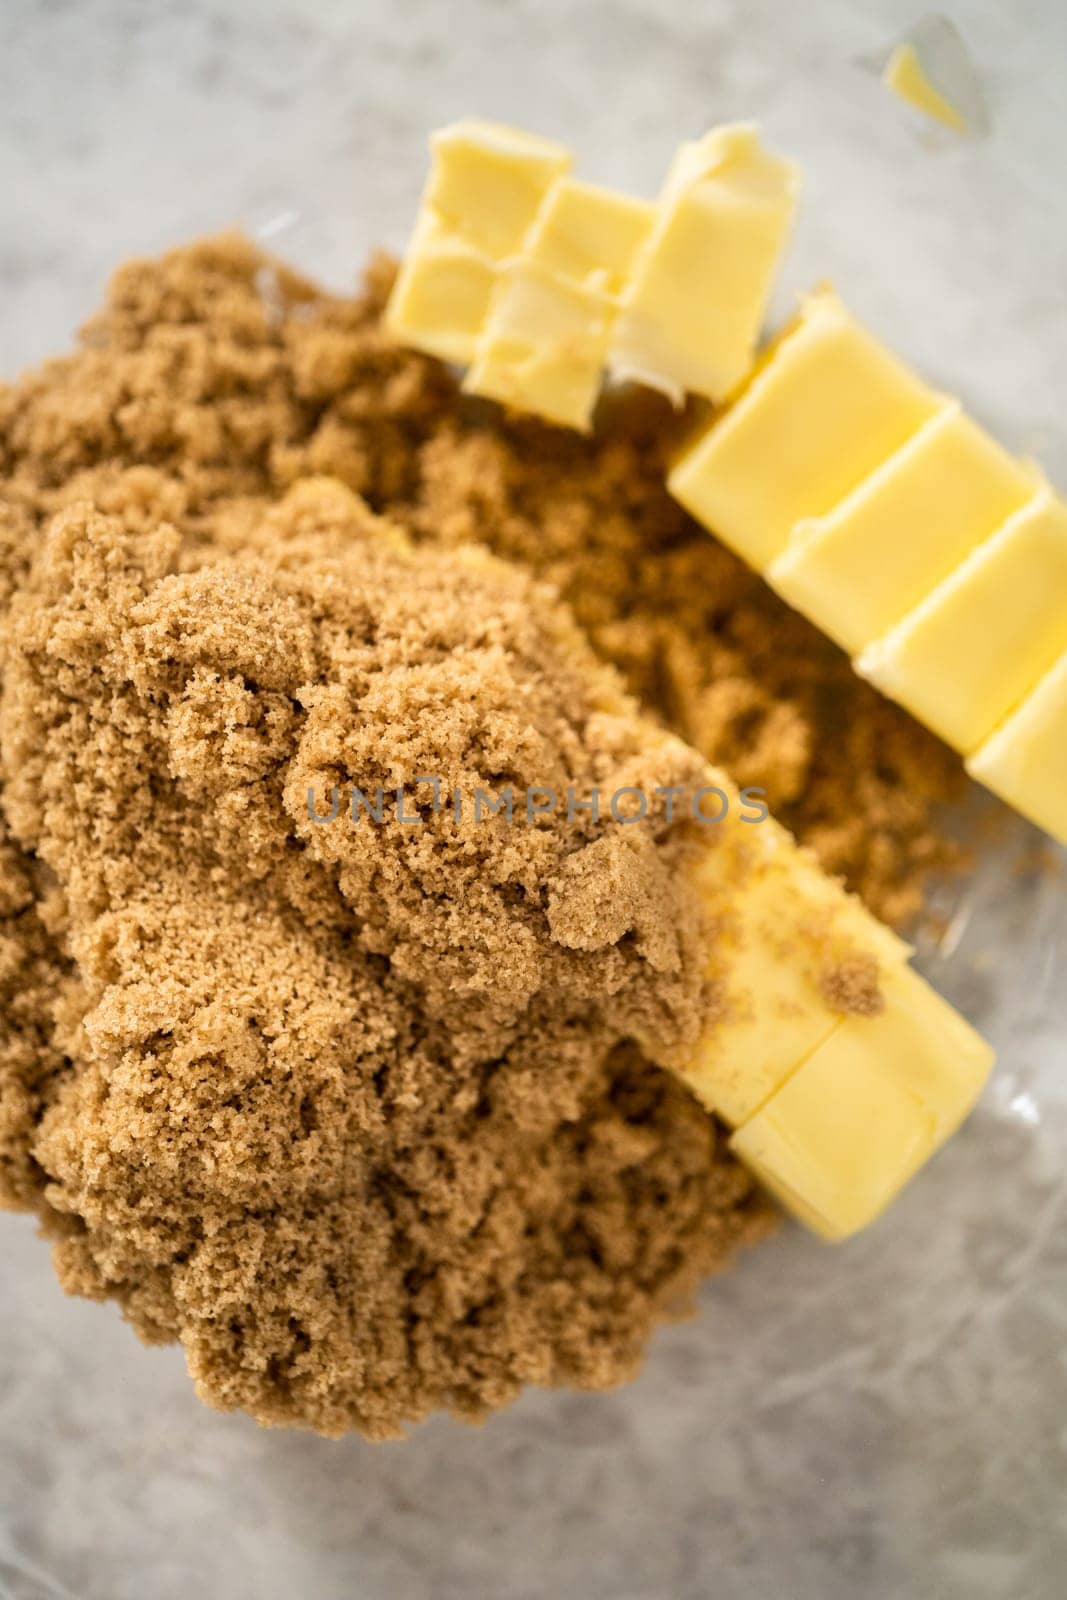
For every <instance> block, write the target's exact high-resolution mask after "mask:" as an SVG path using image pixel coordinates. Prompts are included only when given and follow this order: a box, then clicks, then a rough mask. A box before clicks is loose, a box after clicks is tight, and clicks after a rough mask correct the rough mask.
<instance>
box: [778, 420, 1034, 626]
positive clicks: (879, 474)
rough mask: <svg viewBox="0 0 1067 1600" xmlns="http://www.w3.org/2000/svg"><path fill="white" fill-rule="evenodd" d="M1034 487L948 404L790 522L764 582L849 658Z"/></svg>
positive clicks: (1028, 471)
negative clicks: (848, 486)
mask: <svg viewBox="0 0 1067 1600" xmlns="http://www.w3.org/2000/svg"><path fill="white" fill-rule="evenodd" d="M1038 482H1039V476H1038V473H1037V472H1036V470H1035V469H1033V468H1031V467H1028V466H1026V465H1024V464H1022V463H1021V462H1018V461H1016V460H1015V459H1014V458H1013V457H1012V456H1010V455H1009V454H1008V452H1007V451H1006V450H1005V449H1003V447H1002V446H1001V445H999V444H997V442H996V441H995V440H994V439H991V438H990V436H989V435H988V434H987V433H986V432H984V430H983V429H981V428H980V427H978V425H977V424H976V423H974V422H972V421H971V420H970V418H969V417H967V416H965V415H963V414H962V413H961V411H960V408H959V404H958V402H956V401H953V402H951V403H950V404H949V405H947V406H946V407H945V408H944V409H943V410H942V411H940V412H938V413H937V414H935V415H934V416H933V417H931V419H930V420H929V422H927V423H925V424H924V425H923V426H922V427H921V428H920V429H919V431H918V433H916V434H913V435H912V437H911V438H910V439H908V440H907V442H906V443H905V444H903V445H902V446H901V447H900V449H899V450H897V451H896V452H895V453H894V454H893V455H891V456H890V457H889V459H888V460H887V461H885V462H883V464H882V465H881V466H879V467H876V468H875V470H874V471H873V472H872V473H871V474H870V476H869V477H867V478H865V479H864V480H863V482H862V483H860V484H859V485H858V487H857V488H855V489H854V490H853V491H852V493H851V494H850V495H847V496H846V497H845V499H844V500H842V501H841V503H840V505H838V506H836V507H835V508H834V509H833V510H832V511H830V512H828V513H827V515H826V516H824V517H821V518H815V519H812V520H808V521H804V522H801V523H799V524H798V525H797V527H796V528H795V530H794V532H793V534H792V537H791V538H790V541H789V543H788V544H787V546H786V548H785V549H784V550H783V551H782V553H781V555H779V556H778V557H776V559H775V560H774V561H773V562H772V563H771V565H770V567H769V568H768V570H767V581H768V582H769V583H770V584H771V586H772V587H773V588H774V589H776V590H777V591H778V593H779V594H780V595H781V596H782V597H783V599H785V600H788V601H789V603H790V605H792V606H795V608H796V609H797V610H798V611H800V612H801V613H803V615H804V616H806V617H808V618H809V619H810V620H811V621H812V622H814V623H815V624H816V626H817V627H820V628H821V629H822V630H823V632H824V633H827V634H829V636H830V638H831V639H833V640H834V641H835V642H836V643H837V644H839V645H841V646H842V648H843V649H845V650H847V651H849V653H850V654H854V653H855V652H857V651H859V650H862V649H863V648H864V647H865V646H866V645H868V644H870V643H871V642H872V641H873V640H875V639H878V638H880V637H881V635H882V634H884V633H886V632H887V631H888V629H889V628H891V627H892V626H893V624H894V623H896V622H899V621H900V619H901V617H903V616H904V615H905V614H906V613H907V612H908V611H910V610H911V609H912V607H913V606H916V605H917V604H918V603H919V601H920V600H922V598H923V596H924V595H926V594H928V593H929V592H930V590H931V589H933V588H934V587H935V586H936V585H937V584H939V583H940V582H941V580H942V579H943V578H945V577H947V576H948V574H949V573H950V572H951V571H952V570H953V568H954V567H956V566H958V565H959V563H960V562H961V561H962V560H963V559H964V557H965V556H967V555H969V554H970V552H971V551H972V550H973V549H974V548H975V547H976V546H977V545H979V544H981V543H982V542H983V540H985V539H987V538H989V536H990V535H991V534H993V533H995V532H996V530H997V529H998V528H999V527H1000V525H1001V524H1002V523H1003V522H1004V521H1005V520H1006V519H1007V518H1008V517H1010V516H1011V515H1012V513H1013V512H1015V511H1018V510H1019V509H1020V508H1021V507H1022V506H1023V505H1024V504H1025V503H1026V501H1027V500H1029V499H1030V498H1031V497H1032V495H1033V494H1034V492H1035V490H1036V488H1037V487H1038Z"/></svg>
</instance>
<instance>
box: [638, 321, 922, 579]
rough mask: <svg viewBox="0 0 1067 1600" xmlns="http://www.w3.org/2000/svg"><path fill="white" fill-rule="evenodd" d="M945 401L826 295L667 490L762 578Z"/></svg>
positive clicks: (676, 469) (683, 462) (678, 466)
mask: <svg viewBox="0 0 1067 1600" xmlns="http://www.w3.org/2000/svg"><path fill="white" fill-rule="evenodd" d="M944 404H945V402H944V399H943V398H942V397H941V396H940V395H938V394H936V393H935V392H934V391H933V390H932V389H929V388H928V387H927V386H926V384H924V383H922V382H921V381H920V380H919V379H918V378H917V377H916V376H915V375H914V374H913V373H911V372H909V371H908V369H907V367H905V366H904V365H903V363H902V362H900V361H898V360H897V359H896V357H895V356H893V355H891V354H890V353H889V351H888V350H886V349H885V348H884V347H883V346H882V345H881V344H879V343H878V341H877V340H876V339H874V338H872V337H871V335H870V334H869V333H867V332H866V331H865V330H864V329H863V328H861V327H860V326H859V325H858V324H857V323H856V322H855V321H854V320H853V319H852V317H851V316H850V315H849V313H848V312H847V311H846V310H845V308H844V306H843V305H842V304H841V302H840V301H839V300H838V298H837V296H836V295H835V294H833V293H831V292H829V291H824V292H822V293H820V294H817V295H813V296H811V297H810V298H809V299H808V300H807V301H806V302H805V304H804V307H803V310H802V312H801V315H800V317H799V319H798V320H797V322H796V323H795V324H794V326H793V327H792V328H791V329H790V330H789V331H788V332H787V333H786V334H785V335H784V336H783V337H782V338H781V339H780V341H779V342H778V344H777V346H776V347H775V348H774V349H773V351H772V352H771V354H770V355H769V357H768V358H767V359H766V361H765V363H764V364H763V366H761V367H760V368H759V370H758V371H757V372H756V375H755V377H754V378H753V379H752V381H751V383H750V384H749V385H748V387H747V388H746V389H745V390H744V391H743V392H742V393H741V395H740V396H739V398H738V399H737V400H736V401H735V403H734V404H733V405H732V406H731V407H730V408H729V410H728V411H727V412H726V413H725V414H724V415H723V416H722V417H721V418H720V419H719V420H717V421H715V422H713V423H712V424H711V426H710V427H709V428H708V429H707V430H706V431H705V432H704V433H703V434H702V435H701V436H700V437H698V438H697V439H696V441H695V442H694V443H693V444H691V445H689V447H688V448H687V449H686V450H685V451H684V452H683V454H682V455H681V456H680V457H679V458H678V460H677V461H676V462H675V464H674V466H673V468H672V470H671V473H670V476H669V478H668V480H667V482H668V487H669V489H670V491H671V493H672V494H673V495H674V497H675V499H676V500H679V501H680V502H681V504H682V505H683V506H685V508H686V509H687V510H688V511H690V512H691V513H692V515H693V516H694V517H696V519H697V521H698V522H701V523H703V524H704V526H705V527H706V528H708V529H710V530H711V532H713V533H715V534H716V535H717V536H718V537H719V538H720V539H721V540H722V541H723V543H724V544H727V545H729V546H730V548H731V549H732V550H734V551H736V552H737V554H738V555H740V556H742V557H743V558H744V559H745V560H746V561H747V562H748V563H749V564H750V566H753V567H755V568H756V569H757V571H762V570H763V569H764V568H765V567H767V566H768V565H769V564H770V563H771V562H772V561H773V560H774V559H775V557H776V556H778V555H780V554H781V552H782V551H783V550H784V549H785V547H786V544H787V542H788V540H789V536H790V533H791V532H792V530H793V528H794V527H795V525H796V524H797V523H798V522H800V521H801V520H802V519H803V518H807V517H821V516H824V515H825V514H826V513H827V512H828V511H831V510H832V509H833V508H834V507H835V506H836V505H838V504H839V503H840V501H842V500H843V499H844V497H845V496H846V495H847V494H848V493H849V492H850V491H851V490H853V489H855V488H856V486H857V485H858V484H859V483H860V482H861V481H862V480H863V479H864V478H866V477H867V475H868V474H869V473H870V472H872V471H873V470H874V469H875V468H876V467H877V466H878V465H879V464H880V463H881V462H883V461H884V460H885V459H886V457H887V456H888V455H891V454H892V452H893V451H895V450H897V449H898V448H899V447H900V446H901V445H902V444H903V443H904V441H905V440H906V439H909V438H910V437H911V436H912V434H914V433H915V432H917V430H918V429H919V428H920V427H921V426H922V425H923V423H924V422H927V421H928V420H929V418H930V417H932V416H933V415H934V414H935V413H936V412H937V411H939V410H940V409H941V408H942V407H943V406H944Z"/></svg>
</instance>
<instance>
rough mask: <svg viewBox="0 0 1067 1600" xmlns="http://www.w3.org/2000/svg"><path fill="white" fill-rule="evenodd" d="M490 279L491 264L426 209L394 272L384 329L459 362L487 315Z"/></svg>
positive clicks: (465, 357)
mask: <svg viewBox="0 0 1067 1600" xmlns="http://www.w3.org/2000/svg"><path fill="white" fill-rule="evenodd" d="M495 281H496V268H495V266H494V265H493V263H492V262H491V261H489V260H487V259H486V257H485V256H483V255H482V254H481V253H480V252H479V251H477V250H475V249H472V247H471V246H470V245H469V244H465V243H464V241H463V240H462V239H458V238H456V237H455V236H454V235H453V234H450V233H449V232H448V231H447V229H445V228H444V227H443V226H442V224H441V223H440V222H439V221H438V219H437V218H436V217H435V216H434V215H433V213H432V212H427V213H426V214H425V215H424V216H423V217H422V218H421V219H420V221H419V224H418V226H417V228H416V230H415V235H414V237H413V239H412V241H411V244H410V246H409V248H408V253H407V255H406V256H405V257H404V263H403V265H402V266H401V268H400V271H399V273H398V274H397V280H396V283H395V284H394V286H393V292H392V294H391V295H390V297H389V304H388V306H387V307H386V311H385V317H384V323H385V327H386V328H387V330H388V331H389V333H390V334H391V335H392V336H393V338H395V339H397V340H399V341H400V342H401V343H403V344H410V345H414V346H416V348H418V349H419V350H425V351H426V352H427V353H428V354H429V355H432V356H437V357H438V358H439V359H440V360H441V361H455V362H457V363H459V364H460V365H464V364H466V363H467V362H468V361H470V359H471V357H472V356H473V355H474V349H475V344H476V343H477V339H478V335H479V333H480V332H481V329H482V327H483V326H484V323H485V319H486V317H487V316H488V315H489V303H490V299H491V297H492V293H493V285H494V283H495Z"/></svg>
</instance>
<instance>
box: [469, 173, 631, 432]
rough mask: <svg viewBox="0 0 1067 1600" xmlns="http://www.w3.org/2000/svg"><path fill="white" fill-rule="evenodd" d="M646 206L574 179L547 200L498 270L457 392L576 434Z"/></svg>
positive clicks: (587, 411)
mask: <svg viewBox="0 0 1067 1600" xmlns="http://www.w3.org/2000/svg"><path fill="white" fill-rule="evenodd" d="M651 213H652V208H651V207H650V206H647V205H645V204H644V203H643V202H641V201H638V200H630V199H628V198H627V197H626V196H625V195H616V194H612V193H611V192H610V191H609V190H607V189H598V188H596V187H595V186H594V185H593V184H588V183H579V182H577V181H576V180H575V179H573V178H560V179H558V180H557V181H556V182H555V183H554V184H553V185H552V187H551V189H550V190H549V191H548V194H547V195H546V196H545V199H544V202H543V204H542V206H541V210H540V212H539V213H538V216H537V219H536V221H535V222H534V224H533V226H532V227H531V229H530V233H529V235H528V237H527V241H526V245H525V247H524V249H523V251H522V254H521V255H519V256H516V257H514V258H513V259H512V260H510V261H509V262H507V263H505V265H504V266H503V267H502V269H501V272H500V277H499V282H498V286H497V288H496V290H495V293H494V295H493V299H492V302H491V306H490V309H489V313H488V316H487V318H486V322H485V326H484V329H483V331H482V333H481V335H480V337H479V338H478V340H477V343H476V347H475V350H474V353H473V356H472V361H471V368H470V371H469V372H468V374H467V377H466V379H465V380H464V384H463V387H464V389H465V390H466V391H467V392H468V393H469V394H479V395H484V396H486V397H488V398H489V399H492V400H499V401H501V402H502V403H503V404H505V405H512V406H515V407H517V408H518V409H520V410H523V411H530V412H534V413H535V414H536V415H538V416H541V417H547V418H548V420H549V421H550V422H557V423H560V424H563V425H565V426H567V427H572V428H577V429H579V430H581V431H582V432H585V431H587V430H588V429H589V427H590V424H591V422H592V416H593V410H594V408H595V406H596V402H597V398H598V396H599V394H600V388H601V382H602V378H603V372H604V365H605V362H606V360H607V354H608V344H609V341H610V337H611V326H612V322H613V319H614V316H615V298H614V296H615V295H616V294H617V292H618V289H619V287H620V286H621V284H622V283H623V282H624V281H625V279H626V277H627V275H628V274H629V271H630V268H631V266H632V264H633V258H634V255H635V254H636V252H637V249H638V247H639V245H640V243H641V240H642V238H643V237H644V235H645V234H646V233H647V232H648V229H649V227H650V225H651Z"/></svg>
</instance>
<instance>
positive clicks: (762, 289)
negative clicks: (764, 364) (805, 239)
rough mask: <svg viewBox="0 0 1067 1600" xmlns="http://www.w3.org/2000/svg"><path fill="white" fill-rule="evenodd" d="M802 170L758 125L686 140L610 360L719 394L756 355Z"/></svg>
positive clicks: (633, 371) (672, 383) (652, 379)
mask: <svg viewBox="0 0 1067 1600" xmlns="http://www.w3.org/2000/svg"><path fill="white" fill-rule="evenodd" d="M798 190H799V175H798V172H797V169H796V168H795V167H793V166H792V165H791V164H790V163H789V162H786V161H782V160H780V159H779V158H778V157H776V156H772V155H770V154H769V153H768V152H767V151H766V150H764V149H763V147H762V145H761V144H760V142H759V136H758V133H757V131H756V129H755V128H754V127H752V126H750V125H748V124H735V125H731V126H727V127H721V128H716V129H713V130H712V132H710V133H708V134H706V135H705V136H704V137H703V138H702V139H699V140H696V141H695V142H693V143H691V144H686V145H683V146H682V147H681V149H680V150H679V151H678V154H677V155H676V157H675V159H674V162H673V163H672V165H671V168H670V170H669V172H668V174H667V178H666V181H665V183H664V187H663V191H662V193H661V196H660V200H659V203H658V206H657V208H656V215H655V220H654V222H653V225H652V228H651V232H650V233H649V236H648V238H647V240H646V242H645V244H644V246H643V248H642V249H641V251H640V253H639V255H638V257H637V261H636V264H635V266H634V271H633V276H632V278H631V280H630V282H629V284H628V285H627V287H626V289H625V290H624V292H623V296H622V305H621V310H620V314H619V319H618V323H617V325H616V329H615V336H614V340H613V344H612V354H611V367H612V370H613V372H615V373H617V374H618V375H619V376H622V377H634V378H638V379H640V380H641V381H642V382H645V383H649V384H652V385H654V386H656V387H659V388H663V389H665V390H666V391H667V392H668V393H670V394H672V395H677V394H679V393H681V392H684V391H685V390H692V391H693V392H694V393H696V394H701V395H706V396H708V397H709V398H710V399H713V400H720V399H722V398H723V397H724V396H725V395H727V394H728V393H729V392H730V391H731V390H732V389H734V388H735V387H736V385H737V384H738V383H740V381H741V379H742V378H743V377H744V376H745V374H746V373H747V371H748V369H749V367H750V366H751V364H752V358H753V353H754V350H755V344H756V339H757V337H758V335H759V330H760V327H761V325H762V322H763V317H764V313H765V311H766V308H767V301H768V299H769V296H770V292H771V287H772V284H773V280H774V274H775V270H776V268H777V265H778V261H779V258H780V256H781V253H782V249H783V246H784V244H785V241H786V238H787V235H788V233H789V229H790V227H791V225H792V221H793V213H794V211H795V208H796V200H797V194H798Z"/></svg>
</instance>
